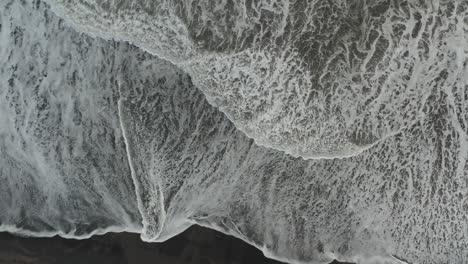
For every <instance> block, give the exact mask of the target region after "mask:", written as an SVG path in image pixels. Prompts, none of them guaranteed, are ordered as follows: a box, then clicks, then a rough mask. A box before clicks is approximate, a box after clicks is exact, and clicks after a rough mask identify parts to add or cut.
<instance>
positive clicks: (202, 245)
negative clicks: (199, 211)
mask: <svg viewBox="0 0 468 264" xmlns="http://www.w3.org/2000/svg"><path fill="white" fill-rule="evenodd" d="M0 263H1V264H4V263H5V264H150V263H151V264H244V263H245V264H263V263H271V264H276V263H281V262H278V261H274V260H271V259H267V258H266V257H264V256H263V254H262V252H261V251H259V250H257V249H256V248H254V247H252V246H250V245H248V244H247V243H245V242H243V241H241V240H239V239H236V238H234V237H231V236H226V235H224V234H221V233H219V232H216V231H213V230H210V229H206V228H202V227H198V226H194V227H191V228H190V229H188V230H187V231H185V232H184V233H182V234H180V235H178V236H176V237H174V238H172V239H170V240H169V241H166V242H164V243H144V242H142V241H141V240H140V238H139V236H138V235H137V234H129V233H119V234H106V235H102V236H95V237H92V238H90V239H86V240H70V239H63V238H60V237H53V238H23V237H17V236H13V235H10V234H7V233H0ZM334 263H335V264H338V262H334Z"/></svg>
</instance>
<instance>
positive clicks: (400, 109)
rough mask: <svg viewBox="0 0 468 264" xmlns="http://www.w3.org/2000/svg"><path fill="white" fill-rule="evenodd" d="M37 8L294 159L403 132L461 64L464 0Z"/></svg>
mask: <svg viewBox="0 0 468 264" xmlns="http://www.w3.org/2000/svg"><path fill="white" fill-rule="evenodd" d="M48 2H50V3H51V4H52V5H53V7H54V10H55V11H56V12H57V13H58V14H61V15H62V16H63V17H65V18H66V19H67V20H69V21H73V22H74V23H75V24H76V25H77V26H79V27H81V28H82V30H84V31H86V32H92V33H93V34H96V35H98V36H104V37H107V38H115V39H118V40H127V41H130V42H131V43H134V44H135V45H137V46H139V47H142V48H143V49H145V50H147V51H149V52H151V53H153V54H156V55H158V56H160V57H162V58H165V59H167V60H169V61H171V62H173V63H175V64H176V65H178V66H179V67H180V68H183V69H184V70H185V71H186V72H188V73H189V74H190V75H191V77H192V80H193V82H194V84H195V85H196V86H197V87H198V88H199V89H200V90H202V91H203V92H204V94H205V95H206V97H207V99H208V101H209V102H210V103H211V104H212V105H214V106H216V107H218V108H219V109H220V110H221V111H222V112H224V113H225V114H226V115H227V116H228V118H229V119H230V120H232V121H233V123H234V124H235V125H236V126H237V127H238V128H239V129H240V130H242V131H243V132H245V133H246V134H247V135H248V136H249V137H251V138H253V139H254V140H255V141H256V143H257V144H260V145H265V146H267V147H270V148H275V149H280V150H283V151H286V152H287V153H289V154H292V155H293V156H301V157H303V158H335V157H338V158H340V157H346V156H354V155H357V154H359V153H360V152H362V151H363V150H365V149H368V148H370V147H372V146H373V145H375V144H376V143H377V142H379V141H380V140H382V139H384V138H387V137H389V136H392V135H394V134H395V133H399V132H400V131H401V130H402V129H404V128H407V127H410V126H411V125H412V124H414V123H415V122H417V121H418V120H421V118H423V116H422V115H423V111H422V107H423V106H424V103H425V100H426V99H427V96H428V95H429V94H430V87H431V84H432V83H433V82H435V81H437V80H436V79H437V78H445V77H443V76H445V75H447V78H449V79H453V78H457V76H460V75H461V74H462V70H463V66H462V65H461V64H462V63H463V61H464V60H466V49H465V48H463V47H466V39H465V37H464V35H465V34H466V33H465V32H466V30H467V29H466V27H467V25H466V23H467V21H466V17H467V16H468V14H467V5H468V1H466V0H458V1H438V0H436V1H416V0H408V1H396V0H395V1H393V0H378V1H374V0H372V1H366V0H346V1H345V0H343V1H328V0H320V1H308V2H307V1H290V0H272V1H270V0H258V1H244V0H236V1H225V0H216V1H199V0H189V1H178V0H164V1H138V0H103V1H96V0H91V1H89V0H86V1H84V0H78V1H73V2H71V1H67V0H48ZM457 62H458V65H457V66H455V65H450V66H448V65H447V64H449V63H457ZM449 69H450V70H449ZM441 76H442V77H441ZM441 85H445V86H446V87H447V88H450V87H451V86H450V84H449V83H447V84H441Z"/></svg>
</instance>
